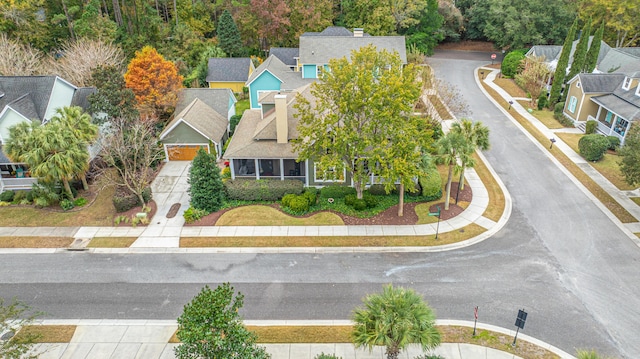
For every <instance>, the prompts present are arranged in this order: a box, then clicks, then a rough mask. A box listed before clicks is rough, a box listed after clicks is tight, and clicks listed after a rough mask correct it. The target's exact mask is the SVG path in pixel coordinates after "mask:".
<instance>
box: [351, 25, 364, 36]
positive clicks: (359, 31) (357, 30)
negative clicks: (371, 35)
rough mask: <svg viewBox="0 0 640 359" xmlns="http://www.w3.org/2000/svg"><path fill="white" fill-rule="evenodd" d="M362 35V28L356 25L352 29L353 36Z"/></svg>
mask: <svg viewBox="0 0 640 359" xmlns="http://www.w3.org/2000/svg"><path fill="white" fill-rule="evenodd" d="M362 36H364V29H363V28H361V27H356V28H355V29H353V37H362Z"/></svg>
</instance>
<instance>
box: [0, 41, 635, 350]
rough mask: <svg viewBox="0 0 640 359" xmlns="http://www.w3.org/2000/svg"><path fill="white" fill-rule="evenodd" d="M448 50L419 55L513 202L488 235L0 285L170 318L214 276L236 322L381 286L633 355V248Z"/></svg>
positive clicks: (486, 319)
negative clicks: (482, 132) (463, 110)
mask: <svg viewBox="0 0 640 359" xmlns="http://www.w3.org/2000/svg"><path fill="white" fill-rule="evenodd" d="M475 55H477V53H476V54H471V55H468V56H470V57H473V56H475ZM478 56H486V58H487V59H489V57H488V54H480V55H478ZM460 57H461V56H460V55H459V54H457V53H453V54H451V53H449V52H447V53H438V54H436V56H434V57H432V58H430V59H429V63H430V64H432V65H433V67H434V69H435V70H436V73H437V76H438V77H440V78H443V79H445V80H447V81H449V82H451V83H453V84H455V85H456V86H457V87H458V88H459V89H460V90H461V91H462V93H463V95H464V97H465V99H466V100H467V102H468V103H469V106H470V108H471V113H472V116H471V117H472V119H473V120H476V121H482V122H483V123H484V124H486V125H487V126H488V127H489V128H490V130H491V144H492V148H491V149H490V150H489V151H486V152H485V156H486V157H487V159H488V160H489V162H490V164H491V166H493V168H494V169H495V170H496V172H497V173H498V174H499V176H500V178H501V179H502V181H503V182H504V183H505V185H506V187H507V188H508V190H509V192H510V194H511V197H512V199H513V211H512V214H511V217H510V219H509V221H508V222H507V224H506V226H505V227H504V228H503V229H502V230H500V231H499V232H498V233H497V234H495V235H494V236H493V237H492V238H490V239H487V240H485V241H484V242H482V243H479V244H476V245H473V246H471V247H467V248H463V249H459V250H453V251H447V252H436V253H326V254H300V253H281V254H242V253H227V254H192V253H189V254H127V255H118V254H96V253H82V252H80V253H78V252H76V253H58V254H31V255H30V254H3V255H2V260H1V261H0V273H2V278H1V279H0V293H2V296H3V297H5V298H10V297H12V296H16V297H18V298H20V299H22V300H24V301H25V302H27V303H29V304H30V305H32V306H33V307H35V308H36V309H38V310H42V311H44V312H46V313H48V317H50V318H56V319H63V318H83V319H89V318H110V319H175V318H176V317H177V316H178V315H179V314H180V313H181V310H182V306H183V305H184V304H186V303H187V302H188V301H189V300H190V299H191V298H192V297H193V296H194V295H195V294H196V293H197V291H198V290H199V289H200V288H201V287H202V286H203V285H204V284H210V285H216V284H218V283H220V282H227V281H228V282H231V283H232V284H233V285H234V286H235V287H236V289H239V290H240V291H242V292H243V293H244V294H245V296H246V297H245V308H244V309H243V312H244V313H243V314H244V316H245V318H246V319H250V320H258V319H348V318H349V315H350V313H351V311H352V310H353V308H354V307H356V306H357V305H359V304H360V302H361V298H362V297H363V296H364V295H366V294H368V293H372V292H377V291H379V290H380V289H381V287H382V284H385V283H394V284H396V285H403V286H407V287H412V288H414V289H416V290H417V291H419V292H420V293H422V294H423V295H424V296H425V298H426V299H427V300H428V301H429V303H430V304H431V305H432V306H433V307H434V308H435V309H436V313H437V317H438V318H439V319H460V320H472V319H473V307H474V306H476V305H477V306H479V307H480V311H479V321H480V322H483V323H488V324H492V325H496V326H501V327H505V328H513V329H515V327H514V322H515V317H516V314H517V312H518V309H523V308H524V309H525V310H526V311H527V312H528V313H529V316H528V318H527V323H526V326H525V329H524V331H523V333H525V334H527V335H530V336H533V337H536V338H538V339H540V340H543V341H546V342H548V343H550V344H552V345H554V346H556V347H559V348H561V349H563V350H565V351H566V352H569V353H575V349H577V348H580V349H582V348H595V349H598V350H599V351H600V352H601V353H602V354H606V355H616V356H621V357H624V358H639V357H640V342H639V341H638V340H637V328H638V325H639V323H640V312H638V310H637V308H640V277H639V276H638V275H637V272H638V270H637V268H638V264H639V263H640V248H638V247H637V246H636V245H635V244H634V243H633V242H632V241H631V240H630V239H629V238H628V237H627V236H626V235H625V233H623V232H622V231H621V230H620V229H619V228H618V227H617V225H616V224H615V223H613V222H612V221H611V220H609V218H608V217H606V216H605V215H604V213H603V212H602V211H601V210H600V209H599V208H598V206H597V205H596V204H594V203H593V202H592V201H591V200H590V199H589V197H587V196H586V195H585V194H584V193H583V192H582V191H581V190H580V188H578V186H576V185H575V184H574V182H573V181H572V180H571V179H570V178H569V177H567V176H566V175H565V174H564V173H563V172H562V171H561V170H560V169H559V168H558V167H557V166H556V164H555V163H554V162H553V161H551V160H550V159H549V157H548V156H547V155H546V153H545V152H544V150H541V149H540V148H539V147H538V146H536V145H535V144H533V143H532V142H531V140H530V139H529V138H527V137H526V135H525V134H523V133H522V132H521V130H520V129H519V128H518V127H517V126H516V125H515V124H514V123H513V122H512V121H511V120H510V119H509V118H508V117H507V116H506V115H505V114H504V113H503V112H502V111H501V110H500V109H498V108H496V107H495V106H494V104H493V103H492V102H491V101H490V100H489V99H487V98H486V97H485V96H484V94H483V93H482V92H481V91H480V89H479V88H478V87H477V85H476V83H475V80H474V77H473V71H474V69H475V68H477V67H478V66H481V65H485V64H487V63H488V62H489V61H490V60H483V59H482V58H480V59H473V58H467V59H460Z"/></svg>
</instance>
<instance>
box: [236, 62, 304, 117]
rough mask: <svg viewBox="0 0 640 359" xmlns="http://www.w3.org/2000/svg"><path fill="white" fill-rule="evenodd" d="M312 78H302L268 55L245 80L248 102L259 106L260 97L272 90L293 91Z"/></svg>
mask: <svg viewBox="0 0 640 359" xmlns="http://www.w3.org/2000/svg"><path fill="white" fill-rule="evenodd" d="M313 81H314V79H304V78H302V76H301V75H300V72H299V71H293V70H292V69H291V67H289V66H288V65H286V64H285V63H284V62H282V61H281V60H280V59H278V58H277V57H276V56H274V55H271V56H269V57H268V58H267V59H266V60H265V61H264V62H263V63H262V64H261V65H260V66H258V68H257V69H256V70H255V71H254V72H253V73H252V74H251V76H250V77H249V79H248V80H247V87H248V88H249V103H250V105H251V108H253V109H256V108H260V103H259V100H260V97H261V96H262V95H263V94H266V93H268V92H272V91H293V90H295V89H297V88H299V87H301V86H304V85H306V84H309V83H311V82H313Z"/></svg>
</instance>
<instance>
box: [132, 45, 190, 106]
mask: <svg viewBox="0 0 640 359" xmlns="http://www.w3.org/2000/svg"><path fill="white" fill-rule="evenodd" d="M124 80H125V83H126V86H127V88H130V89H131V90H132V91H133V93H134V94H135V95H136V101H137V102H138V110H139V111H140V113H141V114H142V115H143V117H148V118H157V117H159V118H167V117H168V115H170V112H171V111H172V110H173V109H174V108H175V105H176V101H177V95H178V90H179V89H180V88H182V76H180V75H179V74H178V69H177V67H176V65H175V64H174V63H173V62H171V61H169V60H165V58H164V57H163V56H162V55H160V54H159V53H158V51H156V49H154V48H153V47H151V46H145V47H143V48H142V50H140V51H136V56H135V57H134V58H133V59H132V60H131V62H130V63H129V66H128V67H127V73H125V74H124Z"/></svg>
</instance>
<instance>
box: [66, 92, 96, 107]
mask: <svg viewBox="0 0 640 359" xmlns="http://www.w3.org/2000/svg"><path fill="white" fill-rule="evenodd" d="M97 91H98V90H97V89H96V88H95V87H79V88H78V89H77V90H76V91H75V92H74V93H73V99H71V106H80V107H81V108H82V109H83V110H86V109H87V108H89V99H88V97H89V95H91V94H93V93H95V92H97Z"/></svg>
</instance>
